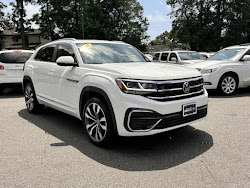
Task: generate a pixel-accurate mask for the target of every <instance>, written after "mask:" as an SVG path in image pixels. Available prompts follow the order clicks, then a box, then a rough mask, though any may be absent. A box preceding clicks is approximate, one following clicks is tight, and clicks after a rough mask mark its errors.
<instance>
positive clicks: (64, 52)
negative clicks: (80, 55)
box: [56, 44, 75, 59]
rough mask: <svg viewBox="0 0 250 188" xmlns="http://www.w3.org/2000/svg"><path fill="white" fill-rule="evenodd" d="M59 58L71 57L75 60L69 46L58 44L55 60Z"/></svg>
mask: <svg viewBox="0 0 250 188" xmlns="http://www.w3.org/2000/svg"><path fill="white" fill-rule="evenodd" d="M61 56H72V57H73V58H75V54H74V50H73V48H72V47H71V46H70V45H69V44H59V45H58V49H57V55H56V59H58V58H59V57H61Z"/></svg>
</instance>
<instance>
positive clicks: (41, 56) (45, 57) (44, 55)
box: [35, 46, 55, 62]
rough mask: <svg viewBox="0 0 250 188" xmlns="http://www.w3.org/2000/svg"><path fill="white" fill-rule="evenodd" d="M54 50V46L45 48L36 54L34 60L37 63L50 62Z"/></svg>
mask: <svg viewBox="0 0 250 188" xmlns="http://www.w3.org/2000/svg"><path fill="white" fill-rule="evenodd" d="M54 50H55V46H48V47H45V48H43V49H41V50H40V51H39V52H38V53H37V55H36V57H35V59H36V60H39V61H47V62H52V57H53V53H54Z"/></svg>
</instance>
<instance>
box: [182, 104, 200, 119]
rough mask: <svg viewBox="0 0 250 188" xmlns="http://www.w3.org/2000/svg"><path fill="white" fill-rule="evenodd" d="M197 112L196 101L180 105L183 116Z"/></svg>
mask: <svg viewBox="0 0 250 188" xmlns="http://www.w3.org/2000/svg"><path fill="white" fill-rule="evenodd" d="M194 114H197V106H196V103H191V104H185V105H183V106H182V115H183V117H187V116H191V115H194Z"/></svg>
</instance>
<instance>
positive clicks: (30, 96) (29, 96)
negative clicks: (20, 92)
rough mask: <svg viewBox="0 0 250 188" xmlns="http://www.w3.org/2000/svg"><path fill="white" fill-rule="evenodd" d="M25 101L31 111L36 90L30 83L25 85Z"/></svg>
mask: <svg viewBox="0 0 250 188" xmlns="http://www.w3.org/2000/svg"><path fill="white" fill-rule="evenodd" d="M25 103H26V106H27V108H28V110H29V111H32V110H33V108H34V92H33V90H32V88H31V86H30V85H29V84H27V85H26V87H25Z"/></svg>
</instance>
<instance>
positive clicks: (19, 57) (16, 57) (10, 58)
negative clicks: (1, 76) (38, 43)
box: [0, 52, 32, 64]
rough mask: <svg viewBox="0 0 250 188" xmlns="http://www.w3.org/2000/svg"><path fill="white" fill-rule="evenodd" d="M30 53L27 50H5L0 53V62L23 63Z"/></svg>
mask: <svg viewBox="0 0 250 188" xmlns="http://www.w3.org/2000/svg"><path fill="white" fill-rule="evenodd" d="M31 55H32V53H28V52H6V53H1V54H0V62H2V63H13V64H16V63H19V64H20V63H22V64H24V63H25V62H26V61H27V60H28V59H29V58H30V56H31Z"/></svg>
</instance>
